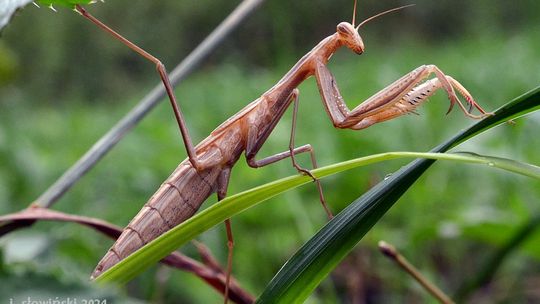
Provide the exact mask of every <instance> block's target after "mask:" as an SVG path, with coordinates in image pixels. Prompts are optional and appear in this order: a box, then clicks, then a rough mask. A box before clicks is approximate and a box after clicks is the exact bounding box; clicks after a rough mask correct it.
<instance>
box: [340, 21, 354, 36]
mask: <svg viewBox="0 0 540 304" xmlns="http://www.w3.org/2000/svg"><path fill="white" fill-rule="evenodd" d="M351 29H354V28H353V27H352V25H350V24H349V23H347V22H341V23H340V24H338V25H337V31H338V33H340V34H343V35H351V34H352V30H351Z"/></svg>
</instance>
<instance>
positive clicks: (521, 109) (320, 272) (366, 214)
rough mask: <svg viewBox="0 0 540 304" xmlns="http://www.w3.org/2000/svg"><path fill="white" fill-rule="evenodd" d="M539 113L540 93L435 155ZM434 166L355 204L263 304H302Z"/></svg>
mask: <svg viewBox="0 0 540 304" xmlns="http://www.w3.org/2000/svg"><path fill="white" fill-rule="evenodd" d="M538 108H540V87H538V88H536V89H534V90H532V91H530V92H528V93H526V94H524V95H522V96H519V97H518V98H516V99H514V100H513V101H511V102H509V103H507V104H506V105H504V106H502V107H501V108H500V109H498V110H497V111H496V112H495V115H494V116H491V117H488V118H486V119H484V120H482V121H480V122H478V123H476V124H474V125H473V126H471V127H470V128H468V129H466V130H464V131H462V132H459V133H458V134H457V135H455V136H454V137H452V138H451V139H449V140H447V141H446V142H444V143H442V144H440V145H439V146H437V147H435V148H434V149H433V150H432V152H446V151H448V150H449V149H450V148H452V147H454V146H456V145H458V144H460V143H462V142H464V141H465V140H467V139H469V138H471V137H473V136H475V135H477V134H480V133H481V132H483V131H486V130H488V129H490V128H493V127H495V126H497V125H499V124H501V123H503V122H505V121H507V120H509V119H512V118H516V117H519V116H522V115H525V114H527V113H530V112H532V111H534V110H536V109H538ZM486 159H489V161H488V165H489V166H492V165H493V166H501V167H500V168H501V169H508V168H510V167H512V168H513V169H512V171H514V172H518V171H519V172H522V173H523V172H526V171H527V172H528V173H527V174H526V175H528V176H533V177H536V178H537V168H538V167H535V166H532V167H531V166H530V165H525V164H519V163H516V162H515V161H512V160H505V161H504V162H503V163H500V164H499V163H498V160H500V159H498V158H486ZM433 162H434V160H433V159H417V160H415V161H413V162H411V163H410V164H409V165H407V166H406V167H404V168H402V169H401V170H399V171H398V172H396V173H394V174H392V175H391V176H390V177H389V178H387V179H386V180H384V181H382V182H380V183H379V184H377V185H376V186H375V187H373V188H372V189H370V190H369V191H368V192H366V193H365V194H364V195H362V196H361V197H360V198H359V199H357V200H356V201H354V202H353V203H351V204H350V205H349V206H348V207H347V208H345V209H344V210H343V211H342V212H340V213H339V214H338V215H337V216H336V217H334V219H332V220H331V221H329V222H328V224H327V225H326V226H324V227H323V228H322V229H321V230H320V231H319V232H318V233H317V234H316V235H315V236H313V238H311V239H310V240H309V241H308V242H307V243H306V244H305V245H304V246H303V247H302V248H300V249H299V250H298V251H297V252H296V253H295V254H294V256H293V257H292V258H291V259H290V260H289V261H287V263H286V264H285V265H284V266H283V268H282V269H281V270H280V271H279V272H278V273H277V274H276V276H275V277H274V278H273V279H272V281H271V282H270V283H269V285H268V286H267V288H266V289H265V290H264V292H263V293H262V295H261V296H260V298H259V299H258V302H259V303H302V302H303V301H304V300H305V299H306V298H307V297H308V296H309V295H310V294H311V293H312V292H313V290H314V289H315V288H316V287H317V286H318V285H319V283H320V282H321V281H322V280H323V279H324V278H325V277H326V276H327V275H328V274H329V273H330V271H332V269H333V268H334V267H335V266H337V265H338V264H339V262H340V261H341V260H342V259H343V258H345V256H346V255H347V254H348V252H350V251H351V250H352V249H353V248H354V246H355V245H356V244H357V243H358V242H359V241H360V240H361V239H362V238H363V236H364V235H365V234H366V233H367V232H368V231H369V230H370V229H371V227H372V226H373V225H375V223H376V222H377V221H378V220H379V219H380V218H381V217H382V216H383V215H384V214H385V213H386V211H388V209H390V207H392V205H393V204H394V203H395V202H396V201H397V200H398V199H399V198H400V197H401V196H402V195H403V193H405V191H407V189H409V187H410V186H411V185H412V184H413V183H414V182H415V181H416V180H417V179H418V178H419V177H420V176H421V175H422V174H423V173H424V172H425V171H426V170H427V169H428V168H429V167H430V166H431V165H432V164H433ZM529 169H530V170H529Z"/></svg>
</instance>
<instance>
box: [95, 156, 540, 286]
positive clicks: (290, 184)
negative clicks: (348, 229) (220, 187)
mask: <svg viewBox="0 0 540 304" xmlns="http://www.w3.org/2000/svg"><path fill="white" fill-rule="evenodd" d="M418 157H421V158H429V159H443V160H453V161H459V162H464V163H476V164H482V165H487V166H490V167H493V168H499V169H504V170H507V171H510V172H514V173H518V174H522V175H525V176H530V177H534V178H537V179H540V167H537V166H533V165H529V164H523V163H520V162H516V161H513V160H509V159H504V158H499V157H491V156H483V155H478V154H474V153H469V152H460V153H453V154H445V153H417V152H388V153H381V154H375V155H370V156H366V157H362V158H357V159H353V160H349V161H345V162H341V163H337V164H333V165H330V166H326V167H321V168H319V169H316V170H313V171H312V173H313V174H314V175H315V176H316V177H318V178H323V177H326V176H329V175H332V174H336V173H339V172H343V171H346V170H350V169H354V168H356V167H360V166H366V165H369V164H373V163H376V162H381V161H387V160H393V159H398V158H418ZM309 182H311V178H310V177H307V176H303V175H295V176H291V177H287V178H284V179H280V180H277V181H274V182H272V183H268V184H265V185H262V186H260V187H257V188H253V189H250V190H248V191H245V192H242V193H239V194H236V195H233V196H230V197H228V198H226V199H224V200H222V201H221V202H220V203H219V204H214V205H213V206H211V207H209V208H207V209H206V210H203V211H202V212H200V213H199V214H197V215H196V216H194V217H192V218H190V219H189V220H187V221H186V222H184V223H182V224H181V225H179V226H176V227H175V228H173V229H171V230H170V231H168V232H166V233H165V234H163V235H162V236H160V237H159V238H157V239H155V240H154V241H152V242H150V243H149V244H147V245H146V246H144V247H143V248H141V249H140V250H138V251H137V252H135V253H133V254H132V255H130V256H129V257H128V258H126V259H124V260H123V261H121V262H120V263H118V264H117V265H116V266H114V267H112V268H111V269H109V270H108V271H106V272H104V273H103V274H102V275H101V276H99V277H98V278H97V279H96V281H98V282H113V281H114V282H119V283H125V282H127V281H129V280H130V279H132V278H133V277H135V276H136V275H137V274H139V273H140V272H142V271H144V270H145V269H146V268H148V267H149V266H151V265H153V264H155V263H156V262H157V261H158V260H160V259H161V258H162V257H164V256H166V255H167V254H169V253H170V252H171V251H173V250H175V249H176V248H178V247H180V246H182V245H183V244H185V243H187V242H188V241H190V240H191V239H193V238H194V237H196V236H197V235H199V234H201V233H202V232H204V231H206V230H208V229H210V228H212V227H213V226H215V225H217V224H220V223H221V222H223V221H224V220H225V219H227V218H230V217H231V216H233V215H235V214H238V213H240V212H242V211H244V210H246V209H248V208H250V207H252V206H254V205H256V204H259V203H261V202H263V201H265V200H267V199H269V198H271V197H273V196H275V195H277V194H280V193H283V192H285V191H287V190H291V189H293V188H296V187H298V186H300V185H303V184H306V183H309Z"/></svg>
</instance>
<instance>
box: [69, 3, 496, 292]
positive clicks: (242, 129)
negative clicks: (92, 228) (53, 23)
mask: <svg viewBox="0 0 540 304" xmlns="http://www.w3.org/2000/svg"><path fill="white" fill-rule="evenodd" d="M408 6H410V5H408ZM408 6H402V7H398V8H394V9H390V10H387V11H385V12H382V13H379V14H377V15H374V16H372V17H370V18H368V19H366V20H364V21H363V22H361V23H359V24H358V25H355V15H356V1H355V3H354V9H353V18H352V22H351V23H348V22H341V23H339V24H338V25H337V30H336V32H335V33H334V34H332V35H330V36H328V37H326V38H325V39H323V40H322V41H321V42H320V43H319V44H317V45H316V46H315V47H314V48H313V49H312V50H311V51H310V52H308V53H307V54H306V55H304V56H303V57H302V58H301V59H300V60H299V61H298V62H297V63H296V64H295V65H294V66H293V67H292V68H291V69H290V70H289V72H287V73H286V74H285V76H283V78H282V79H281V80H279V81H278V83H276V84H275V85H274V86H273V87H272V88H270V89H269V90H268V91H266V92H265V93H263V94H262V95H261V97H259V98H258V99H256V100H254V101H253V102H251V103H250V104H248V105H247V106H246V107H244V108H243V109H242V110H240V111H239V112H238V113H236V114H235V115H234V116H232V117H230V118H229V119H227V120H226V121H225V122H224V123H222V124H221V125H220V126H218V127H217V128H216V129H215V130H214V131H212V132H211V133H210V135H209V136H208V137H207V138H206V139H204V140H203V141H202V142H201V143H199V144H198V145H196V146H195V145H194V144H193V142H192V140H191V137H190V135H189V132H188V129H187V127H186V123H185V120H184V118H183V115H182V112H181V111H180V108H179V106H178V104H177V102H176V98H175V95H174V92H173V89H172V86H171V84H170V82H169V79H168V75H167V72H166V71H165V67H164V65H163V64H162V63H161V62H160V61H159V60H158V59H157V58H155V57H154V56H152V55H150V54H149V53H147V52H146V51H144V50H143V49H141V48H139V47H138V46H136V45H135V44H133V43H132V42H130V41H129V40H127V39H126V38H124V37H122V36H121V35H120V34H118V33H116V32H115V31H114V30H112V29H110V28H109V27H108V26H106V25H105V24H103V23H102V22H100V21H99V20H98V19H96V18H95V17H93V16H92V15H91V14H89V13H88V12H87V11H86V10H85V9H84V8H83V7H81V6H80V5H77V6H76V10H77V11H78V12H79V13H80V14H81V15H82V16H84V17H86V18H87V19H89V20H90V21H91V22H93V23H94V24H96V25H97V26H99V27H100V28H102V29H103V30H105V31H106V32H107V33H109V34H111V35H113V36H114V37H115V38H116V39H118V40H120V41H121V42H122V43H124V44H125V45H127V46H128V47H129V48H131V49H132V50H134V51H135V52H137V53H138V54H140V55H141V56H143V57H144V58H146V59H147V60H149V61H151V62H153V63H154V64H155V65H156V68H157V71H158V73H159V75H160V77H161V80H162V81H163V84H164V86H165V89H166V92H167V94H168V97H169V101H170V103H171V105H172V108H173V111H174V115H175V118H176V120H177V123H178V126H179V128H180V132H181V134H182V139H183V143H184V146H185V148H186V151H187V155H188V157H187V159H186V160H184V161H183V162H181V163H180V164H179V165H178V167H177V168H176V170H175V171H174V172H173V173H172V174H171V175H170V176H169V178H168V179H167V180H166V181H165V182H164V183H163V184H162V185H161V186H160V188H159V189H158V190H157V192H156V193H155V194H154V195H153V196H152V197H151V198H150V200H149V201H148V202H147V203H146V204H145V205H144V206H143V208H142V209H141V211H140V212H139V213H138V214H137V215H136V216H135V217H134V218H133V219H132V220H131V222H130V223H129V224H128V225H127V227H126V228H125V230H124V231H123V233H122V235H121V236H120V237H119V238H118V240H117V241H116V242H115V243H114V244H113V246H112V247H111V248H110V249H109V251H108V252H107V253H106V255H105V256H104V257H103V258H102V260H101V261H100V262H99V264H98V265H97V267H96V269H95V270H94V272H93V274H92V277H93V278H95V277H97V276H99V275H100V274H101V273H102V272H104V271H106V270H107V269H109V268H110V267H112V266H113V265H115V264H116V263H118V262H119V261H120V260H122V259H124V258H126V257H127V256H128V255H130V254H131V253H133V252H134V251H136V250H137V249H138V248H140V247H142V246H143V245H145V244H146V243H148V242H150V241H151V240H153V239H154V238H156V237H157V236H159V235H160V234H162V233H164V232H165V231H168V230H169V229H171V228H172V227H174V226H176V225H178V224H180V223H182V222H183V221H185V220H186V219H188V218H190V217H191V216H192V215H193V214H194V213H195V212H197V210H198V209H199V207H200V206H201V204H202V203H203V202H204V201H205V200H206V199H207V198H208V197H209V196H210V195H211V194H212V193H214V192H215V193H217V197H218V200H221V199H223V198H224V197H225V196H226V194H227V186H228V183H229V179H230V174H231V169H232V167H233V166H234V165H235V163H236V162H237V161H238V159H239V158H240V156H241V155H242V153H245V157H246V160H247V163H248V165H249V166H251V167H253V168H259V167H262V166H266V165H269V164H272V163H275V162H277V161H280V160H283V159H286V158H290V159H291V161H292V165H293V166H294V168H296V170H298V171H299V172H301V173H303V174H306V175H309V176H311V177H312V178H313V180H314V182H315V183H316V185H317V188H318V191H319V195H320V198H321V202H322V204H323V207H324V208H325V210H326V212H327V214H328V216H329V217H332V213H331V212H330V210H329V209H328V207H327V206H326V203H325V201H324V197H323V193H322V188H321V185H320V182H319V180H318V179H316V178H315V177H314V176H313V175H311V173H310V171H309V170H307V169H304V168H302V167H300V166H299V165H298V164H297V162H296V160H295V155H296V154H299V153H310V156H311V161H312V165H313V167H317V163H316V160H315V155H314V151H313V148H312V146H311V145H309V144H307V145H303V146H300V147H295V145H294V133H295V128H296V116H297V112H298V101H299V98H298V97H299V90H298V89H297V87H298V86H299V85H300V84H301V83H302V82H303V81H304V80H306V79H307V78H309V77H311V76H315V79H316V82H317V86H318V88H319V92H320V95H321V97H322V101H323V105H324V108H325V110H326V112H327V114H328V116H329V117H330V120H331V121H332V124H333V125H334V127H336V128H340V129H353V130H360V129H364V128H367V127H369V126H371V125H373V124H376V123H378V122H382V121H386V120H390V119H393V118H396V117H399V116H401V115H404V114H407V113H411V112H413V111H414V110H415V109H416V108H418V107H419V106H420V105H422V104H423V103H425V102H426V101H427V99H428V98H429V97H430V96H431V95H433V94H434V93H435V92H436V91H437V90H438V89H444V91H446V93H447V94H448V98H449V100H450V107H449V109H448V112H450V111H451V110H452V108H453V106H454V105H455V104H457V105H458V106H459V108H460V109H461V110H462V111H463V112H464V113H465V115H466V116H468V117H471V118H475V119H479V118H482V117H484V116H486V115H489V113H487V112H486V111H484V110H483V109H482V108H481V107H480V106H479V105H478V104H477V103H476V102H475V101H474V99H473V97H472V96H471V94H470V93H469V92H468V91H467V90H466V89H465V88H464V87H463V86H462V85H461V84H460V83H459V82H457V81H456V80H455V79H453V78H452V77H450V76H448V75H445V74H444V73H443V72H442V71H441V70H440V69H439V68H438V67H437V66H435V65H422V66H420V67H418V68H416V69H414V70H412V71H411V72H409V73H407V74H406V75H404V76H403V77H401V78H400V79H398V80H397V81H395V82H394V83H392V84H390V85H389V86H387V87H386V88H384V89H382V90H381V91H379V92H378V93H377V94H375V95H373V96H372V97H370V98H368V99H367V100H366V101H364V102H362V103H361V104H359V105H358V106H356V107H355V108H354V109H352V110H349V108H348V107H347V105H346V104H345V102H344V100H343V97H342V96H341V94H340V92H339V89H338V86H337V83H336V80H335V78H334V76H333V75H332V73H331V72H330V70H329V69H328V68H327V67H326V64H327V62H328V61H329V59H330V57H331V56H332V55H333V54H334V53H335V52H336V51H337V50H338V49H339V48H341V47H346V48H348V49H350V50H351V51H353V52H354V53H356V54H358V55H360V54H362V53H363V52H364V43H363V41H362V38H361V37H360V35H359V32H358V31H359V29H360V28H361V27H362V26H363V25H365V24H366V23H367V22H369V21H371V20H373V19H375V18H377V17H379V16H381V15H384V14H387V13H389V12H393V11H396V10H400V9H403V8H405V7H408ZM433 74H434V75H435V77H433V78H431V79H428V78H429V77H430V75H433ZM426 79H427V80H426ZM456 91H457V92H458V93H459V94H460V95H461V96H463V97H464V98H465V100H466V102H467V103H468V105H469V108H468V109H467V108H466V107H465V105H464V104H463V103H462V101H461V100H460V99H459V98H458V96H457V94H456ZM291 104H293V116H292V128H291V137H290V142H289V149H288V150H286V151H284V152H282V153H278V154H275V155H272V156H268V157H265V158H262V159H257V158H256V156H257V154H258V152H259V150H260V149H261V147H262V145H263V144H264V143H265V141H266V139H267V138H268V136H269V135H270V133H271V132H272V130H273V129H274V127H275V126H276V124H277V123H278V121H279V120H280V119H281V117H282V116H283V114H284V113H285V111H286V110H287V109H288V108H289V106H290V105H291ZM474 108H476V109H477V110H478V111H479V112H480V115H474V114H472V113H471V112H472V110H473V109H474ZM225 224H226V229H227V238H228V247H229V254H228V259H227V280H226V282H227V284H226V285H227V286H228V283H229V278H230V273H231V261H232V251H233V236H232V230H231V224H230V220H227V221H226V222H225ZM225 299H227V289H226V290H225Z"/></svg>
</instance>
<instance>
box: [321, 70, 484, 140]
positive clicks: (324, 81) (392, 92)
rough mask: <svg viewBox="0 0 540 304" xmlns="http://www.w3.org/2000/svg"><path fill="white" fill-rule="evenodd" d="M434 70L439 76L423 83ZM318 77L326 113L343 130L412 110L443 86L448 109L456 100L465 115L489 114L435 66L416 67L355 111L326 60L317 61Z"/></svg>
mask: <svg viewBox="0 0 540 304" xmlns="http://www.w3.org/2000/svg"><path fill="white" fill-rule="evenodd" d="M432 73H434V74H435V76H436V78H433V79H431V80H428V81H426V82H424V83H422V84H420V83H421V82H422V81H424V80H425V79H426V78H427V77H428V76H429V75H430V74H432ZM315 76H316V78H317V85H318V87H319V91H320V93H321V96H322V99H323V103H324V106H325V108H326V112H327V113H328V115H329V116H330V119H331V120H332V123H333V124H334V126H335V127H336V128H340V129H353V130H359V129H364V128H367V127H369V126H371V125H373V124H375V123H378V122H382V121H385V120H389V119H392V118H395V117H398V116H400V115H403V114H406V113H410V112H413V111H414V110H415V109H416V108H417V107H418V106H420V105H421V104H422V103H424V102H425V101H426V100H427V98H429V97H430V96H431V95H433V94H434V93H435V91H437V90H438V89H440V88H443V89H444V90H445V91H446V92H447V94H448V98H449V99H450V108H449V109H448V112H450V111H451V110H452V107H453V106H454V104H456V103H457V104H458V105H459V107H460V108H461V109H462V110H463V112H464V113H465V115H467V116H469V117H471V118H476V119H478V118H481V117H483V116H485V115H486V114H488V113H486V111H484V109H482V108H481V107H480V106H479V105H478V104H477V103H476V102H475V101H474V99H473V97H472V96H471V94H470V93H469V92H468V91H467V90H466V89H465V88H464V87H463V86H462V85H461V84H460V83H459V82H457V81H456V80H455V79H453V78H452V77H450V76H446V75H444V73H443V72H442V71H441V70H440V69H439V68H437V67H436V66H435V65H423V66H420V67H418V68H416V69H414V70H413V71H411V72H410V73H408V74H406V75H405V76H403V77H401V78H400V79H398V80H397V81H395V82H394V83H392V84H391V85H389V86H387V87H386V88H384V89H382V90H381V91H379V92H378V93H377V94H375V95H373V96H372V97H370V98H368V99H367V100H366V101H364V102H362V103H361V104H360V105H358V106H357V107H355V108H354V109H353V110H349V109H348V108H347V105H346V104H345V102H344V101H343V97H342V96H341V93H340V92H339V88H338V87H337V84H336V81H335V79H334V76H333V75H332V73H331V72H330V70H328V68H327V67H326V65H324V64H323V63H319V64H317V66H316V71H315ZM454 88H455V89H456V90H457V91H458V92H459V93H460V94H461V95H462V96H463V97H464V98H465V99H466V100H467V103H468V104H469V106H470V107H469V108H470V109H469V111H470V110H472V108H473V107H474V108H476V109H478V111H480V113H482V114H483V115H474V114H471V113H470V112H469V111H467V109H466V108H465V106H464V105H463V104H462V102H461V101H460V100H459V98H458V97H457V95H456V93H455V91H454Z"/></svg>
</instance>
